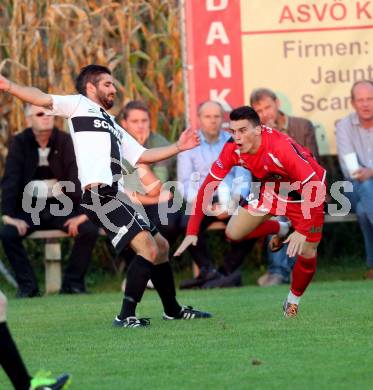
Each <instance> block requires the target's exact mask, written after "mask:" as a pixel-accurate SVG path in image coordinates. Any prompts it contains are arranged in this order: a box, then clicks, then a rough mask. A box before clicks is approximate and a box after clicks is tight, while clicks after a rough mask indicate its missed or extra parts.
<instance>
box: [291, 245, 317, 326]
mask: <svg viewBox="0 0 373 390" xmlns="http://www.w3.org/2000/svg"><path fill="white" fill-rule="evenodd" d="M318 245H319V242H308V241H306V242H305V245H304V247H303V251H302V253H301V254H300V255H298V256H297V259H296V262H295V265H294V268H293V273H292V281H291V287H290V292H289V295H288V297H287V299H286V300H285V303H284V316H285V317H287V318H293V317H296V315H297V314H298V310H299V301H300V298H301V296H302V295H303V294H304V292H305V290H306V289H307V287H308V285H309V284H310V283H311V280H312V278H313V276H314V275H315V272H316V264H317V247H318Z"/></svg>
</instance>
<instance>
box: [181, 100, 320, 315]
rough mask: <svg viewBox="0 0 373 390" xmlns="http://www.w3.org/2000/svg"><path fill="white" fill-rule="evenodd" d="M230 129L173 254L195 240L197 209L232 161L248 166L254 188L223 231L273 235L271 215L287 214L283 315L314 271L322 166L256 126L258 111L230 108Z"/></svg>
mask: <svg viewBox="0 0 373 390" xmlns="http://www.w3.org/2000/svg"><path fill="white" fill-rule="evenodd" d="M230 131H231V134H232V138H231V139H230V140H228V141H227V143H226V144H225V146H224V148H223V150H222V152H221V154H220V156H219V158H218V159H217V160H216V161H215V162H214V164H213V165H212V167H211V170H210V173H209V175H208V176H207V177H206V179H205V181H204V182H203V184H202V186H201V188H200V189H199V192H198V195H197V198H196V203H195V210H194V215H192V216H191V218H190V219H189V224H188V228H187V235H186V237H185V239H184V241H183V242H182V243H181V245H180V247H179V248H178V249H177V251H176V253H175V255H176V256H178V255H180V254H181V253H182V252H183V251H184V250H185V249H186V248H187V247H188V246H189V245H195V244H196V242H197V234H198V231H199V225H200V222H201V220H202V218H203V213H204V212H206V210H207V208H208V204H209V203H210V200H211V198H212V196H213V193H214V191H215V190H216V188H217V186H218V184H219V183H220V181H221V180H222V179H223V178H224V177H225V175H226V174H227V173H228V172H229V171H230V169H231V168H232V167H233V166H235V165H239V166H242V167H245V168H247V169H249V170H250V171H251V173H252V174H253V176H254V177H256V178H257V179H259V180H260V184H261V185H260V191H259V193H258V194H257V196H255V194H252V195H251V197H249V198H248V199H247V200H246V202H245V203H244V204H241V206H239V207H238V209H237V210H236V212H235V213H234V214H233V215H232V217H231V218H230V220H229V222H228V225H227V227H226V235H227V237H228V239H230V240H234V241H239V240H242V239H246V238H255V237H259V236H262V235H267V234H277V235H279V233H280V230H281V229H280V223H279V222H278V221H275V220H271V218H272V217H273V216H275V215H285V216H286V217H288V218H289V220H290V221H291V224H292V226H293V228H294V231H293V232H292V233H291V234H289V235H288V237H287V238H286V239H285V238H283V239H282V240H280V245H282V243H289V245H288V249H287V253H288V255H289V256H291V257H293V256H296V263H295V266H294V269H293V274H292V282H291V287H290V292H289V295H288V297H287V298H286V300H285V303H284V315H285V316H286V317H295V316H296V315H297V313H298V306H299V301H300V297H301V296H302V295H303V293H304V291H305V290H306V288H307V286H308V285H309V283H310V282H311V280H312V277H313V275H314V274H315V271H316V257H317V246H318V244H319V242H320V240H321V236H322V228H323V223H324V210H323V208H324V201H325V192H326V191H325V176H326V171H325V169H324V168H322V167H321V166H320V165H319V164H318V163H317V162H316V160H315V159H314V158H313V156H312V154H311V152H309V151H308V149H306V148H304V147H302V146H300V145H299V144H297V143H296V142H295V141H294V140H293V139H292V138H290V137H289V136H287V135H286V134H283V133H281V132H279V131H277V130H275V129H271V128H269V127H266V126H261V125H260V120H259V117H258V114H257V113H256V112H255V111H254V110H253V109H252V108H251V107H249V106H243V107H239V108H237V109H235V110H233V111H232V112H231V113H230Z"/></svg>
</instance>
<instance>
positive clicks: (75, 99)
mask: <svg viewBox="0 0 373 390" xmlns="http://www.w3.org/2000/svg"><path fill="white" fill-rule="evenodd" d="M50 96H51V97H52V100H53V107H52V109H50V110H48V114H49V115H55V116H62V117H63V118H70V117H71V116H72V115H73V114H74V112H75V110H76V109H77V107H78V105H79V103H80V100H81V98H82V95H65V96H62V95H50Z"/></svg>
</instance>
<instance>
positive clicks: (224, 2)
mask: <svg viewBox="0 0 373 390" xmlns="http://www.w3.org/2000/svg"><path fill="white" fill-rule="evenodd" d="M216 3H218V4H216ZM227 6H228V0H218V1H216V0H206V9H207V11H221V10H223V9H225V8H227Z"/></svg>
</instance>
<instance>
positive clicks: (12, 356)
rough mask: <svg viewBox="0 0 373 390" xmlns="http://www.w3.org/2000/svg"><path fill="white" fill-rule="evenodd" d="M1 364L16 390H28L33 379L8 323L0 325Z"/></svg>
mask: <svg viewBox="0 0 373 390" xmlns="http://www.w3.org/2000/svg"><path fill="white" fill-rule="evenodd" d="M0 364H1V365H2V366H3V368H4V371H5V372H6V374H7V375H8V377H9V379H10V380H11V381H12V383H13V386H14V388H15V389H16V390H28V389H29V388H30V380H31V377H30V375H29V374H28V372H27V369H26V367H25V365H24V363H23V360H22V358H21V355H20V354H19V352H18V350H17V346H16V345H15V343H14V341H13V338H12V335H11V334H10V332H9V329H8V326H7V324H6V322H1V323H0Z"/></svg>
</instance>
